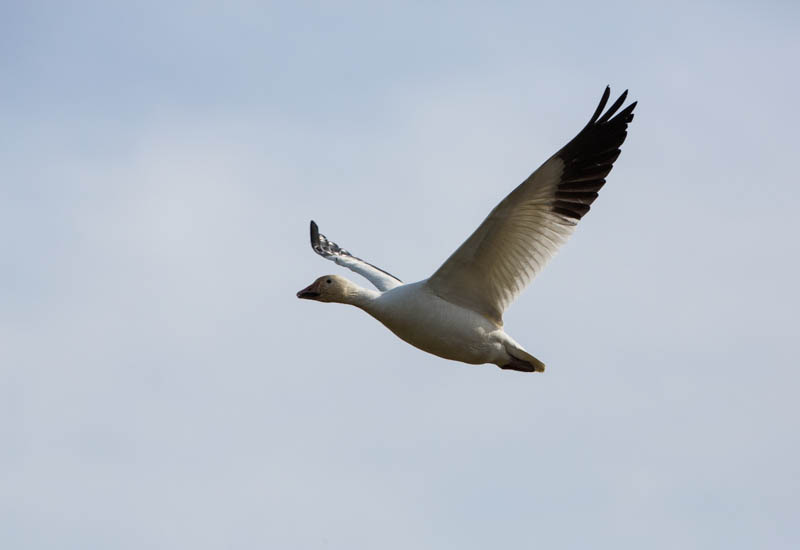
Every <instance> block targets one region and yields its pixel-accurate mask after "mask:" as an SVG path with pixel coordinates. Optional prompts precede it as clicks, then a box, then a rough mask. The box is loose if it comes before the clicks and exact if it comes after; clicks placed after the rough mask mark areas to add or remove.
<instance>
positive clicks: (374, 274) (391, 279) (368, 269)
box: [311, 220, 403, 290]
mask: <svg viewBox="0 0 800 550" xmlns="http://www.w3.org/2000/svg"><path fill="white" fill-rule="evenodd" d="M311 248H313V249H314V252H316V253H317V254H319V255H320V256H322V257H323V258H327V259H329V260H333V261H334V262H336V263H337V264H339V265H341V266H344V267H346V268H348V269H351V270H353V271H355V272H356V273H358V274H359V275H362V276H364V277H366V278H367V279H368V280H369V282H371V283H372V284H373V285H375V288H377V289H378V290H389V289H390V288H394V287H396V286H400V285H402V284H403V281H401V280H400V279H398V278H397V277H395V276H394V275H392V274H391V273H387V272H386V271H384V270H382V269H380V268H379V267H375V266H374V265H372V264H371V263H368V262H365V261H364V260H362V259H361V258H356V257H355V256H353V255H352V254H350V253H349V252H348V251H347V250H345V249H343V248H341V247H340V246H339V245H338V244H336V243H334V242H331V241H329V240H328V239H326V238H325V235H322V234H321V233H320V232H319V228H318V227H317V224H316V223H315V222H314V220H311Z"/></svg>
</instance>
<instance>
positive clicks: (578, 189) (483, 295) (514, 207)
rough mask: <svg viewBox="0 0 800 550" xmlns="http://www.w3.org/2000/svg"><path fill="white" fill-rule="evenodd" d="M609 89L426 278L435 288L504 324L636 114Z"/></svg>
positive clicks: (578, 213)
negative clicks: (552, 151)
mask: <svg viewBox="0 0 800 550" xmlns="http://www.w3.org/2000/svg"><path fill="white" fill-rule="evenodd" d="M610 93H611V91H610V89H609V88H608V87H606V90H605V92H604V93H603V97H602V99H601V100H600V104H599V105H598V106H597V109H596V110H595V113H594V115H593V116H592V118H591V119H590V120H589V123H588V124H587V125H586V126H585V127H584V128H583V130H581V131H580V133H579V134H578V135H577V136H576V137H575V138H574V139H573V140H572V141H570V142H569V143H567V145H565V146H564V147H563V148H562V149H561V150H560V151H558V152H557V153H556V154H555V155H553V156H552V157H550V158H549V159H548V160H547V161H546V162H545V163H544V164H542V166H541V167H539V169H538V170H536V171H535V172H534V173H533V174H531V176H530V177H528V179H526V180H525V181H524V182H522V184H520V185H519V186H518V187H517V188H516V189H514V190H513V191H512V192H511V193H510V194H509V195H508V196H507V197H506V198H505V199H503V201H502V202H500V204H498V205H497V206H496V207H495V209H494V210H492V211H491V213H490V214H489V216H488V217H487V218H486V219H485V220H484V221H483V223H482V224H481V225H480V226H479V227H478V229H476V230H475V232H474V233H473V234H472V235H471V236H470V237H469V238H468V239H467V240H466V241H465V242H464V243H463V244H462V245H461V246H460V247H459V248H458V250H456V251H455V252H454V253H453V254H452V256H450V258H448V259H447V261H446V262H445V263H444V264H443V265H442V266H441V267H440V268H439V269H438V271H436V273H434V274H433V275H432V276H431V277H430V279H428V282H427V284H428V286H429V288H431V290H433V292H434V293H436V294H437V295H439V296H440V297H442V298H444V299H445V300H448V301H450V302H453V303H456V304H458V305H462V306H464V307H468V308H470V309H473V310H474V311H477V312H479V313H481V314H483V315H485V316H486V317H487V318H489V319H491V320H493V321H494V322H496V323H498V324H500V325H502V323H503V320H502V319H503V312H504V311H505V309H506V308H507V307H508V306H509V304H511V302H512V301H513V300H514V299H515V298H516V297H517V296H518V295H519V293H520V292H522V290H523V289H524V288H525V287H526V286H527V285H528V284H529V283H530V282H531V281H532V280H533V278H534V277H536V275H537V274H538V273H539V272H540V271H541V270H542V268H544V266H545V264H546V263H547V262H548V260H549V259H550V258H551V257H552V256H553V255H554V254H555V253H556V251H557V250H558V249H559V247H560V246H561V245H562V244H563V243H564V242H565V241H566V240H567V238H569V236H570V235H571V234H572V232H573V231H574V230H575V226H576V224H577V223H578V220H580V219H581V218H582V217H583V216H584V215H585V214H586V213H587V212H588V211H589V206H590V205H591V204H592V202H594V200H595V199H596V198H597V192H598V191H599V190H600V188H601V187H602V186H603V184H604V183H605V182H606V180H605V177H606V175H608V173H609V172H610V171H611V168H612V166H613V163H614V161H615V160H616V159H617V157H618V156H619V154H620V149H619V148H620V146H621V145H622V142H624V141H625V136H626V135H627V126H628V123H629V122H630V121H631V120H633V109H634V107H635V106H636V102H634V103H631V104H630V105H629V106H628V107H626V108H625V109H623V110H622V111H621V112H620V113H619V114H618V115H617V116H615V117H614V118H611V117H612V116H613V115H614V113H616V112H617V110H618V109H619V108H620V107H621V106H622V104H623V102H624V101H625V97H626V96H627V93H628V92H627V90H626V91H625V92H624V93H623V94H622V95H621V96H620V97H619V99H617V101H615V102H614V104H613V105H612V106H611V107H610V108H609V109H608V111H606V112H605V114H603V115H602V116H600V115H601V113H602V112H603V109H604V108H605V106H606V103H607V102H608V98H609V95H610Z"/></svg>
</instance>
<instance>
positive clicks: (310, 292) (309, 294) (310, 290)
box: [297, 282, 320, 300]
mask: <svg viewBox="0 0 800 550" xmlns="http://www.w3.org/2000/svg"><path fill="white" fill-rule="evenodd" d="M319 294H320V293H319V288H318V285H317V283H316V282H313V283H311V284H310V285H308V286H307V287H306V288H304V289H303V290H301V291H300V292H298V293H297V297H298V298H302V299H304V300H313V299H314V298H319Z"/></svg>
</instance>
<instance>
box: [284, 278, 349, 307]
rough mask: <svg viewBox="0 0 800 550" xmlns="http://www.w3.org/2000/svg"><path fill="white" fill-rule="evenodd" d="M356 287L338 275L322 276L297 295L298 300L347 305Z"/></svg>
mask: <svg viewBox="0 0 800 550" xmlns="http://www.w3.org/2000/svg"><path fill="white" fill-rule="evenodd" d="M355 286H356V285H354V284H353V283H351V282H350V281H348V280H347V279H345V278H344V277H339V276H338V275H323V276H322V277H320V278H318V279H317V280H316V281H314V282H313V283H311V284H310V285H308V286H307V287H306V288H304V289H303V290H301V291H300V292H298V293H297V297H298V298H302V299H304V300H315V301H317V302H340V303H348V301H349V300H348V298H349V297H350V295H351V294H352V293H353V288H354V287H355Z"/></svg>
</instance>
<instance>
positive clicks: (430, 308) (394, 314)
mask: <svg viewBox="0 0 800 550" xmlns="http://www.w3.org/2000/svg"><path fill="white" fill-rule="evenodd" d="M370 310H371V311H370ZM370 310H368V312H369V313H370V314H371V315H372V316H373V317H375V318H376V319H377V320H379V321H380V322H381V323H383V324H384V325H385V326H386V327H387V328H388V329H389V330H391V331H392V332H394V333H395V334H396V335H397V336H399V337H400V338H402V339H403V340H405V341H406V342H408V343H409V344H411V345H412V346H415V347H417V348H419V349H421V350H424V351H427V352H428V353H432V354H434V355H438V356H439V357H444V358H445V359H453V360H455V361H463V362H464V363H472V364H480V363H493V362H495V361H497V360H500V359H502V358H504V357H506V354H505V349H504V348H503V345H502V343H501V340H502V336H501V335H504V333H503V330H502V329H501V328H498V327H497V325H495V324H494V323H492V322H491V321H489V320H488V319H486V318H485V317H483V316H482V315H479V314H477V313H475V312H474V311H470V310H468V309H465V308H462V307H460V306H457V305H455V304H452V303H450V302H447V301H445V300H442V299H441V298H439V297H438V296H436V295H435V294H433V293H432V292H430V291H429V290H428V289H427V287H425V285H424V281H421V282H418V283H412V284H407V285H403V286H400V287H397V288H394V289H392V290H389V291H387V292H385V293H384V294H383V295H382V296H381V297H380V298H378V300H376V302H375V304H374V307H372V308H370Z"/></svg>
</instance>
